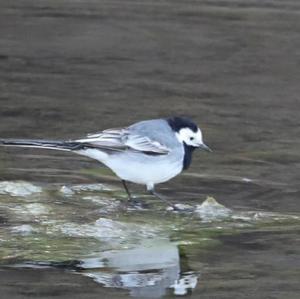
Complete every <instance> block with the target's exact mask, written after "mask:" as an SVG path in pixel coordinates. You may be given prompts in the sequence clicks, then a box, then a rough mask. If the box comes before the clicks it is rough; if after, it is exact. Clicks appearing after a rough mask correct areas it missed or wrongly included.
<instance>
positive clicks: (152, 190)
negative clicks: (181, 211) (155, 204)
mask: <svg viewBox="0 0 300 299" xmlns="http://www.w3.org/2000/svg"><path fill="white" fill-rule="evenodd" d="M147 190H148V192H149V193H150V194H151V195H153V196H155V197H157V198H158V199H160V200H161V201H163V202H164V203H166V204H167V205H168V206H170V207H172V208H173V209H174V210H176V207H175V206H174V205H173V204H172V203H171V202H169V201H168V200H167V199H166V198H164V197H163V196H161V195H160V194H159V193H157V192H156V191H155V190H154V186H147Z"/></svg>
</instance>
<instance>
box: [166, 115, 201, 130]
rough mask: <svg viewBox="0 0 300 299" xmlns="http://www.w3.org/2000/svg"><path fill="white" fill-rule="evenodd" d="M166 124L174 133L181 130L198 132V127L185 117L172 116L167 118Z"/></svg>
mask: <svg viewBox="0 0 300 299" xmlns="http://www.w3.org/2000/svg"><path fill="white" fill-rule="evenodd" d="M167 122H168V124H169V126H170V127H171V128H172V130H173V131H175V132H179V131H180V130H181V129H182V128H190V129H191V130H192V131H193V132H195V133H196V132H197V131H198V126H197V125H196V124H195V123H194V122H193V121H192V120H190V119H189V118H187V117H180V116H174V117H170V118H167Z"/></svg>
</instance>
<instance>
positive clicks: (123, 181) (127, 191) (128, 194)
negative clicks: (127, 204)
mask: <svg viewBox="0 0 300 299" xmlns="http://www.w3.org/2000/svg"><path fill="white" fill-rule="evenodd" d="M122 184H123V186H124V189H125V191H126V193H127V196H128V200H129V201H132V200H133V198H132V196H131V194H130V191H129V189H128V187H127V185H126V181H125V180H122Z"/></svg>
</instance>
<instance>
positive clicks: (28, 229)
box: [11, 224, 35, 236]
mask: <svg viewBox="0 0 300 299" xmlns="http://www.w3.org/2000/svg"><path fill="white" fill-rule="evenodd" d="M11 231H12V232H13V233H17V234H20V235H22V236H28V235H30V234H32V233H33V232H35V230H34V228H33V227H32V226H31V225H28V224H23V225H18V226H14V227H12V228H11Z"/></svg>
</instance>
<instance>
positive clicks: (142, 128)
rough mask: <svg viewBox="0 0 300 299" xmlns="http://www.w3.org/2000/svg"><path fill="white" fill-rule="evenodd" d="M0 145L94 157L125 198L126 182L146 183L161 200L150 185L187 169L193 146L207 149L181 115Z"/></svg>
mask: <svg viewBox="0 0 300 299" xmlns="http://www.w3.org/2000/svg"><path fill="white" fill-rule="evenodd" d="M0 145H3V146H20V147H34V148H44V149H56V150H64V151H71V152H74V153H77V154H80V155H83V156H87V157H90V158H93V159H96V160H98V161H100V162H102V163H103V164H105V165H106V166H107V167H109V168H110V169H111V170H112V171H113V172H114V173H115V174H116V175H117V176H118V177H119V178H121V180H122V182H123V185H124V188H125V190H126V192H127V194H128V197H129V199H130V198H131V194H130V192H129V189H128V187H127V184H126V181H129V182H133V183H137V184H142V185H146V187H147V190H148V191H149V192H150V193H151V194H153V195H155V196H157V197H158V198H160V199H162V200H164V201H166V200H165V199H164V198H163V197H161V196H160V195H159V194H157V193H156V192H155V190H154V186H155V185H156V184H159V183H163V182H166V181H168V180H170V179H171V178H173V177H175V176H176V175H178V174H179V173H180V172H181V171H182V170H184V169H187V168H188V167H189V165H190V163H191V159H192V153H193V151H194V150H195V149H196V148H199V149H203V150H207V151H210V149H209V147H208V146H206V145H205V144H204V143H203V140H202V133H201V130H200V128H199V127H198V126H197V125H196V124H195V123H194V122H192V121H191V120H189V119H187V118H183V117H172V118H168V119H154V120H146V121H141V122H138V123H135V124H133V125H131V126H129V127H126V128H120V129H109V130H105V131H102V132H99V133H96V134H89V135H88V136H87V137H85V138H82V139H76V140H69V141H53V140H30V139H28V140H26V139H0Z"/></svg>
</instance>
